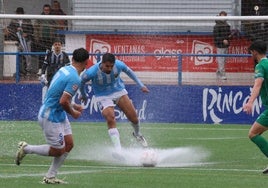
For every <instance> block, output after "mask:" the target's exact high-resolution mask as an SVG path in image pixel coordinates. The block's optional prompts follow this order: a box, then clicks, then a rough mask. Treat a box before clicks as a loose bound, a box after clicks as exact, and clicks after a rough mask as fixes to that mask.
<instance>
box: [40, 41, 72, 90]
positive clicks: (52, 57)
mask: <svg viewBox="0 0 268 188" xmlns="http://www.w3.org/2000/svg"><path fill="white" fill-rule="evenodd" d="M68 64H70V59H69V57H68V55H67V53H66V52H64V51H62V43H61V40H60V39H59V38H56V39H55V40H54V43H53V51H51V52H49V53H48V54H47V56H46V57H45V60H44V63H43V66H42V75H41V83H43V84H47V85H48V86H49V85H50V82H51V80H52V77H53V75H54V74H55V73H56V72H57V71H58V70H59V69H60V68H61V67H63V66H65V65H68ZM46 71H47V78H46V75H45V73H46Z"/></svg>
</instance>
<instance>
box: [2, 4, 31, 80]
mask: <svg viewBox="0 0 268 188" xmlns="http://www.w3.org/2000/svg"><path fill="white" fill-rule="evenodd" d="M16 14H24V9H23V8H22V7H18V8H17V9H16ZM33 33H34V28H33V25H32V22H31V20H29V19H13V20H11V22H10V24H9V26H8V27H7V28H6V29H5V40H12V41H18V49H19V51H23V52H30V51H31V47H32V40H33ZM31 71H32V63H31V56H29V55H25V56H23V57H22V59H21V61H20V74H22V75H30V74H31Z"/></svg>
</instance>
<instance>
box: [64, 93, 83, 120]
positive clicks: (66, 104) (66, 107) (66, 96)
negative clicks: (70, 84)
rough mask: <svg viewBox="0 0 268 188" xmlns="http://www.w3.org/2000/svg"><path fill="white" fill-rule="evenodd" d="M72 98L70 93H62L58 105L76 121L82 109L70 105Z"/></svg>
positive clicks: (75, 105)
mask: <svg viewBox="0 0 268 188" xmlns="http://www.w3.org/2000/svg"><path fill="white" fill-rule="evenodd" d="M72 97H73V96H72V95H71V94H70V93H68V92H66V91H64V92H63V94H62V96H61V98H60V105H61V106H62V108H63V109H64V110H65V111H66V112H67V113H68V114H70V115H71V116H72V117H73V118H75V119H77V118H79V117H80V116H81V113H82V107H79V106H80V105H78V104H72V103H71V101H72Z"/></svg>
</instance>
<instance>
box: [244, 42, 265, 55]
mask: <svg viewBox="0 0 268 188" xmlns="http://www.w3.org/2000/svg"><path fill="white" fill-rule="evenodd" d="M248 50H249V52H250V53H252V52H254V51H255V52H258V53H259V54H266V51H267V46H266V42H264V41H263V40H255V41H253V42H252V43H251V45H250V46H249V48H248Z"/></svg>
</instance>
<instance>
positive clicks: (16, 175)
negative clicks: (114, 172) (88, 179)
mask: <svg viewBox="0 0 268 188" xmlns="http://www.w3.org/2000/svg"><path fill="white" fill-rule="evenodd" d="M102 171H104V170H103V169H102V170H79V171H61V172H59V173H58V174H59V175H68V174H90V173H96V172H97V173H99V172H102ZM37 176H41V177H42V176H44V173H34V174H29V173H27V174H5V175H4V174H0V178H20V177H37Z"/></svg>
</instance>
